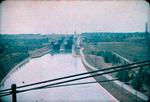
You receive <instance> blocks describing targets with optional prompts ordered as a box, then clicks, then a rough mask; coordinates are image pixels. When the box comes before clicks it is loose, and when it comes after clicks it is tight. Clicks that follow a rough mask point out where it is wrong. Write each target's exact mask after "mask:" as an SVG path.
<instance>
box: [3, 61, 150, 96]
mask: <svg viewBox="0 0 150 102" xmlns="http://www.w3.org/2000/svg"><path fill="white" fill-rule="evenodd" d="M147 65H150V63H148V64H145V65H138V66H133V67H129V68H126V69H120V70H115V71H108V72H104V73H99V74H94V75H91V76H85V77H81V78H76V79H71V80H67V81H62V82H57V83H53V84H49V85H44V86H40V87H36V88H31V89H26V90H21V91H17V93H20V92H25V91H31V90H36V89H44V88H54V87H62V86H71V85H81V84H88V83H89V84H90V83H96V82H97V81H96V82H84V83H74V84H65V85H57V84H63V83H67V82H71V81H76V80H81V79H85V78H89V77H93V76H99V75H104V74H109V73H113V72H118V71H123V70H129V69H133V68H136V67H141V66H147ZM115 80H118V79H112V80H103V81H98V82H108V81H115ZM7 95H11V93H4V94H2V95H0V97H2V96H7Z"/></svg>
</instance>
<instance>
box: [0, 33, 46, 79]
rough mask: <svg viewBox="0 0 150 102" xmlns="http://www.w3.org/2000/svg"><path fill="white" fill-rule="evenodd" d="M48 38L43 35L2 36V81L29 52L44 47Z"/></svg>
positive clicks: (0, 47) (0, 64)
mask: <svg viewBox="0 0 150 102" xmlns="http://www.w3.org/2000/svg"><path fill="white" fill-rule="evenodd" d="M47 42H48V38H47V37H45V36H43V35H37V36H35V35H31V34H27V35H0V81H1V80H2V79H3V78H4V77H5V76H6V75H7V73H8V72H9V71H10V70H11V69H12V68H13V67H14V66H15V65H16V64H18V63H19V62H21V61H23V60H24V59H26V58H27V57H28V56H29V52H30V51H32V50H35V49H38V48H41V47H43V45H44V44H45V43H47Z"/></svg>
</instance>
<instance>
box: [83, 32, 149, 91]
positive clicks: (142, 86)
mask: <svg viewBox="0 0 150 102" xmlns="http://www.w3.org/2000/svg"><path fill="white" fill-rule="evenodd" d="M86 34H87V36H86ZM81 36H82V37H83V38H82V39H81V40H82V46H83V47H84V48H85V51H84V53H85V54H89V55H97V56H101V57H103V59H104V61H105V62H106V63H112V65H115V66H116V65H118V64H125V63H124V62H122V61H121V60H120V59H119V58H118V57H117V56H115V55H114V54H112V52H115V53H117V54H119V55H121V56H123V57H124V58H127V59H128V60H129V61H131V62H136V61H143V60H149V58H150V46H149V44H150V42H149V41H148V40H147V39H149V38H145V33H130V34H128V33H126V34H125V33H109V34H106V33H84V34H82V35H81ZM93 60H94V59H93ZM126 63H128V62H126ZM113 76H114V77H118V78H119V80H120V81H122V82H125V83H128V84H130V85H132V87H133V88H135V89H137V90H140V91H142V90H145V91H146V92H147V93H146V94H148V90H149V89H148V88H149V86H150V83H149V82H150V68H149V66H147V67H143V68H139V69H136V70H129V71H121V72H118V73H116V74H115V75H113Z"/></svg>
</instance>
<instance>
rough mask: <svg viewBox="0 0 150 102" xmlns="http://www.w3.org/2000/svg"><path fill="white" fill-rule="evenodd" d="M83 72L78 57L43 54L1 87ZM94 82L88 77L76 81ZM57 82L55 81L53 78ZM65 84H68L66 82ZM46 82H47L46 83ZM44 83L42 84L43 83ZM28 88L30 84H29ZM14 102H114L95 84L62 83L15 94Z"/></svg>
mask: <svg viewBox="0 0 150 102" xmlns="http://www.w3.org/2000/svg"><path fill="white" fill-rule="evenodd" d="M82 72H87V71H86V69H85V67H84V65H83V64H82V61H81V58H80V57H73V56H72V54H71V53H67V54H54V55H51V54H46V55H44V56H42V57H39V58H34V59H31V60H30V61H29V62H28V63H26V64H25V65H23V66H22V67H20V68H18V69H17V70H16V71H15V72H13V73H12V74H11V75H10V76H9V77H8V78H7V79H6V81H5V82H4V85H3V87H2V89H5V88H10V87H11V84H13V83H16V84H17V86H20V85H25V84H30V83H33V82H39V81H44V80H49V79H54V78H59V77H64V76H68V75H72V74H78V73H82ZM87 81H95V79H94V78H88V79H84V80H80V81H76V82H69V83H77V82H87ZM57 82H58V81H57ZM69 83H68V84H69ZM48 84H49V83H48ZM43 85H45V84H43ZM30 88H31V87H30ZM2 101H3V102H11V101H12V99H11V96H5V97H3V98H2ZM17 101H18V102H72V101H73V102H83V101H84V102H85V101H86V102H87V101H89V102H93V101H94V102H110V101H111V102H116V101H117V100H116V99H115V98H114V97H113V96H111V95H110V94H109V93H108V92H107V91H106V90H105V89H104V88H102V87H101V86H100V85H99V84H98V83H94V84H86V85H85V84H84V85H76V86H64V87H55V88H46V89H40V90H34V91H28V92H23V93H19V94H17Z"/></svg>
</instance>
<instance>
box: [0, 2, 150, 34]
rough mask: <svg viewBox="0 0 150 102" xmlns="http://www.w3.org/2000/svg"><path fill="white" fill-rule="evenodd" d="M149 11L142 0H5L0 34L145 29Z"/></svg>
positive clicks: (142, 30) (1, 13)
mask: <svg viewBox="0 0 150 102" xmlns="http://www.w3.org/2000/svg"><path fill="white" fill-rule="evenodd" d="M149 13H150V5H149V4H148V3H147V2H146V1H144V0H101V1H98V0H95V1H90V0H87V1H86V0H84V1H80V0H78V1H75V0H71V1H60V0H56V1H55V0H53V1H48V0H44V1H41V0H6V1H3V2H2V3H1V4H0V33H1V34H23V33H35V34H37V33H42V34H51V33H57V34H61V33H65V34H70V33H74V32H75V31H76V32H77V33H82V32H144V31H145V23H146V22H148V24H149V25H150V20H149V18H150V17H149V15H150V14H149Z"/></svg>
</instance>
